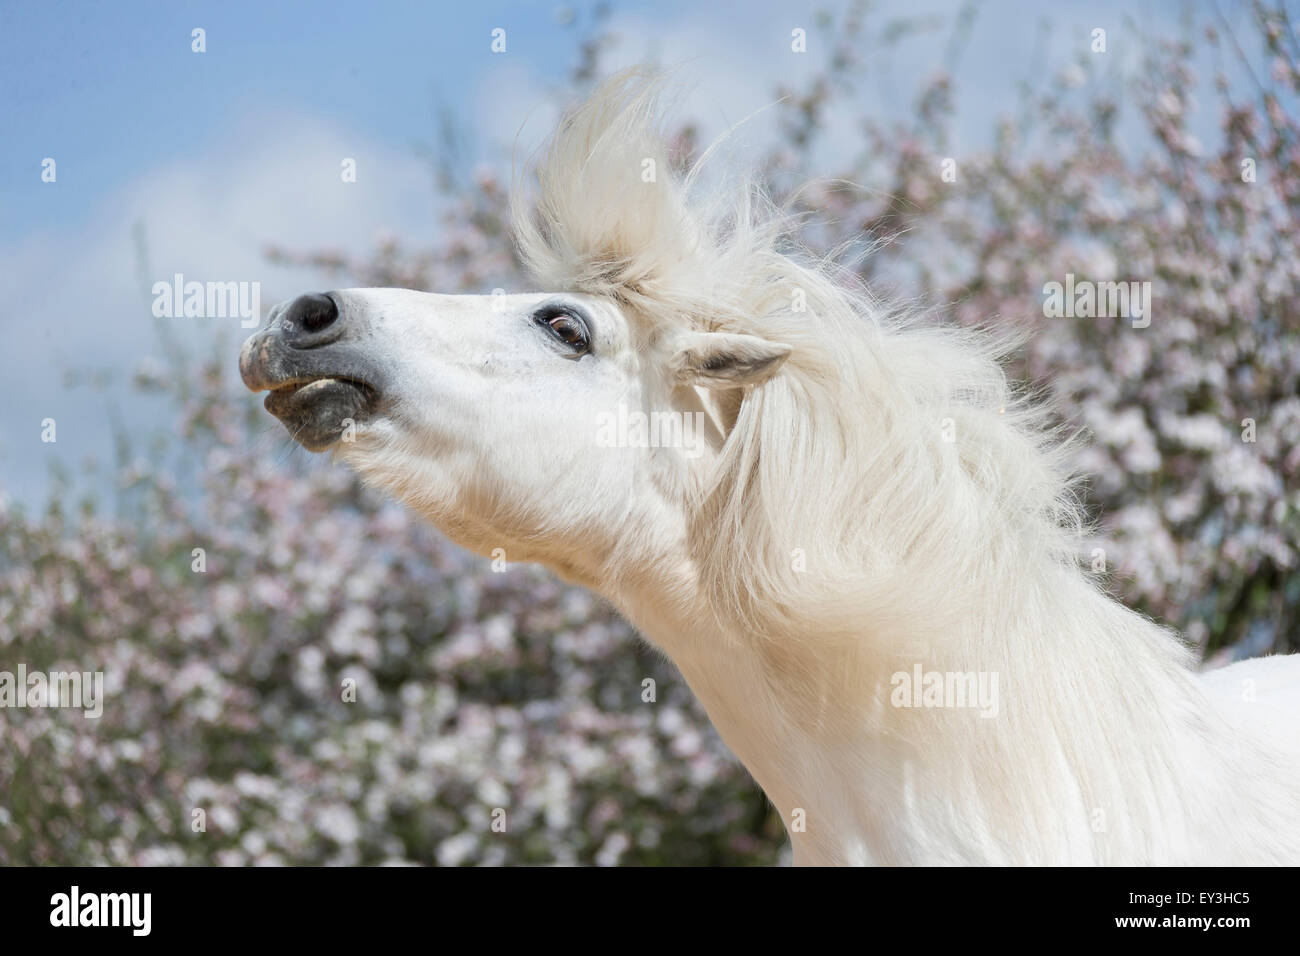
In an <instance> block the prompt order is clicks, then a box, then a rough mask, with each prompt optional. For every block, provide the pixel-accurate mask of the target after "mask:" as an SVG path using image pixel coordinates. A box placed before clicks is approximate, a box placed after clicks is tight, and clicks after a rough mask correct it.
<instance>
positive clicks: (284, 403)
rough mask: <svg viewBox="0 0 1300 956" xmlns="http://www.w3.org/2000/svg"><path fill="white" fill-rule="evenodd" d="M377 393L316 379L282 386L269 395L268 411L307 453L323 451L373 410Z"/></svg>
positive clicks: (350, 382)
mask: <svg viewBox="0 0 1300 956" xmlns="http://www.w3.org/2000/svg"><path fill="white" fill-rule="evenodd" d="M374 403H375V390H374V389H373V388H371V387H370V386H369V385H367V384H365V383H364V382H357V381H353V380H350V379H342V378H317V379H312V380H310V381H305V382H291V383H289V384H287V385H281V386H279V387H278V388H275V389H273V390H272V391H271V393H270V394H269V395H267V396H266V400H265V402H264V403H263V405H264V406H265V408H266V410H267V411H268V412H270V413H271V414H272V415H274V416H275V417H276V418H278V419H280V421H281V422H283V423H284V427H285V428H287V429H288V430H289V434H290V436H291V437H292V438H293V439H294V441H296V442H298V444H300V445H302V446H303V447H304V448H306V449H307V450H308V451H324V450H325V449H326V448H328V447H330V446H331V445H333V444H334V443H335V442H336V441H338V440H339V438H340V437H342V435H343V433H344V432H345V431H346V430H347V429H348V427H349V425H352V426H355V425H356V424H358V423H359V422H360V421H361V420H362V419H363V418H364V417H365V416H366V415H367V414H368V413H369V412H370V411H371V410H372V409H373V407H374Z"/></svg>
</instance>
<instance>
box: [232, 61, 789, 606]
mask: <svg viewBox="0 0 1300 956" xmlns="http://www.w3.org/2000/svg"><path fill="white" fill-rule="evenodd" d="M656 86H657V83H656V81H655V79H654V78H653V77H649V76H645V75H643V74H640V73H636V72H629V73H626V74H623V75H622V76H620V77H618V78H616V79H614V80H612V81H611V82H609V83H608V84H606V86H604V87H603V88H602V89H601V90H600V91H599V92H598V93H597V94H596V95H595V96H594V97H593V98H592V99H590V100H589V101H588V102H587V103H586V104H584V105H583V106H582V107H581V108H580V109H578V110H576V111H575V112H573V113H571V114H570V115H569V116H568V118H567V119H566V120H565V121H564V123H563V124H562V126H561V127H560V129H559V131H558V132H557V134H556V135H555V138H554V140H553V142H552V144H551V146H550V148H549V150H548V152H547V153H546V155H545V157H544V160H543V162H542V163H541V165H540V169H539V171H538V187H539V188H538V189H536V190H535V191H530V190H527V189H524V188H518V189H516V191H515V210H514V211H515V223H514V231H515V236H516V242H517V247H518V249H519V252H520V256H521V258H522V259H523V261H524V262H525V263H526V264H527V265H528V266H529V267H530V270H531V272H532V273H533V275H534V276H535V277H536V280H537V281H538V283H539V284H540V285H541V286H542V287H543V288H545V289H546V290H547V291H544V292H538V293H525V294H501V293H497V294H493V295H438V294H430V293H424V292H415V291H408V290H402V289H345V290H341V291H333V292H329V293H325V294H311V295H304V296H300V297H298V298H297V299H294V300H292V301H290V302H285V303H281V304H280V305H278V306H276V307H275V308H274V309H272V311H271V313H270V316H269V320H268V323H267V325H266V326H265V327H264V328H263V329H261V330H260V331H258V332H257V333H256V334H254V335H253V336H252V337H251V338H249V339H248V341H247V342H246V343H245V345H244V348H243V351H242V354H241V357H240V369H241V372H242V374H243V378H244V381H245V383H246V384H247V385H248V386H249V387H250V388H252V389H254V390H268V391H269V392H270V394H269V395H268V396H267V398H266V408H267V409H268V410H269V411H270V412H271V413H272V414H274V415H275V416H276V417H278V418H279V419H280V420H281V421H282V422H283V423H284V425H285V426H286V428H287V429H288V430H289V433H290V434H291V435H292V437H293V438H294V439H295V440H296V441H298V442H299V443H300V444H302V445H303V446H304V447H306V448H308V449H310V450H312V451H324V450H327V449H332V450H334V451H335V452H336V453H337V454H338V455H339V456H340V457H342V458H343V459H344V460H345V461H347V462H348V463H349V464H351V465H353V466H354V467H356V468H357V469H358V470H359V471H360V472H361V474H362V475H363V476H365V477H366V478H367V479H368V480H371V481H373V482H375V483H377V484H380V485H382V486H384V487H386V488H388V489H390V490H391V491H393V492H394V493H396V494H397V495H398V496H400V497H401V498H402V499H404V500H405V501H407V502H408V503H409V504H411V505H412V506H414V507H415V508H416V509H418V510H419V511H420V512H422V513H423V514H425V515H427V516H428V517H429V518H430V519H431V520H432V521H433V522H434V523H435V524H437V525H438V526H439V527H440V528H441V529H442V530H443V531H445V532H446V533H447V534H448V535H449V536H451V537H452V538H453V539H455V540H457V541H458V542H459V543H461V544H463V545H465V546H467V547H469V548H471V549H472V550H475V551H478V552H480V553H484V554H491V553H493V552H495V551H496V549H498V548H501V549H503V550H504V551H505V553H506V555H507V556H508V557H509V558H511V559H515V558H518V559H520V560H539V561H542V562H544V563H548V564H551V565H553V566H556V567H557V568H559V569H560V570H561V571H564V572H566V573H569V574H570V575H572V576H575V577H578V578H581V579H586V580H594V579H601V578H603V577H604V576H605V575H606V573H607V567H606V566H607V565H608V564H610V563H611V562H615V563H618V564H619V565H620V566H623V565H624V564H625V563H626V561H627V556H626V554H619V555H618V556H617V558H616V557H615V554H614V552H616V551H617V552H623V551H625V550H626V549H627V548H628V547H629V546H632V545H633V544H634V543H635V546H636V547H638V548H640V549H641V550H643V551H644V552H646V555H647V556H648V554H649V553H650V552H652V551H654V550H656V543H655V542H652V541H649V540H648V537H649V536H650V532H649V531H648V529H651V528H657V529H673V528H680V527H682V523H683V522H682V520H674V518H675V517H676V518H678V519H681V518H682V517H683V516H684V514H685V511H684V508H685V507H686V502H687V500H688V499H689V498H690V497H691V496H692V495H698V494H699V493H700V492H701V490H702V489H703V488H704V487H705V486H706V484H707V482H708V473H709V470H710V468H711V467H712V466H713V465H714V464H715V463H716V461H717V457H718V453H719V451H720V449H721V448H722V447H723V445H724V444H725V442H726V439H727V435H728V433H729V432H730V430H731V429H732V428H733V427H734V425H735V421H736V417H737V415H738V412H739V408H740V405H741V404H742V401H743V397H744V395H745V394H746V393H747V392H749V391H751V390H752V389H754V388H756V387H761V386H762V385H763V384H764V383H765V382H767V381H769V380H770V379H772V378H773V376H775V375H778V374H779V373H780V371H781V369H782V366H783V365H784V364H785V362H786V360H787V359H788V358H789V356H790V355H791V352H792V348H793V345H795V344H797V343H793V342H791V341H786V340H785V339H782V338H781V337H779V336H778V337H770V336H765V335H763V334H761V333H759V334H756V333H755V330H754V328H753V323H752V321H751V320H752V319H753V318H754V317H755V316H756V315H761V314H763V313H766V312H771V311H773V310H774V309H778V308H780V304H781V302H782V301H784V303H785V305H786V307H787V308H788V307H789V306H790V304H791V302H792V301H793V299H792V294H793V293H792V290H791V289H790V288H789V287H785V288H778V287H776V286H775V285H774V284H773V283H772V277H771V276H767V275H759V274H756V272H757V271H758V270H760V269H761V268H762V265H761V263H760V261H759V260H758V259H757V258H756V254H757V253H760V252H762V249H761V248H760V247H764V246H765V244H766V243H768V242H769V241H770V240H771V238H772V237H771V236H769V235H766V234H762V233H760V232H758V231H756V227H755V226H754V224H753V222H752V221H749V219H748V217H744V218H745V221H741V220H739V219H736V218H734V217H733V218H732V220H731V221H730V222H729V223H725V224H724V223H721V222H713V221H709V220H708V219H706V217H705V216H704V215H702V214H701V213H700V212H699V211H698V210H694V209H692V208H690V207H689V206H688V204H687V202H686V195H685V194H686V190H687V185H688V184H687V183H686V182H685V181H684V177H683V176H682V175H681V173H680V171H679V170H676V169H674V168H673V167H672V165H671V163H670V159H669V156H668V155H667V151H666V149H665V146H664V140H663V138H662V137H661V136H660V135H659V134H658V130H657V129H656V125H655V124H656V111H655V100H656V96H655V93H656ZM530 195H532V196H534V197H535V198H534V201H533V202H531V203H529V202H528V201H527V199H526V198H524V197H527V196H530ZM742 215H743V214H742ZM724 231H725V233H726V234H725V235H724ZM803 295H806V292H804V293H803ZM796 338H797V337H796ZM659 533H661V534H662V533H664V532H663V531H661V532H659ZM668 533H671V532H668Z"/></svg>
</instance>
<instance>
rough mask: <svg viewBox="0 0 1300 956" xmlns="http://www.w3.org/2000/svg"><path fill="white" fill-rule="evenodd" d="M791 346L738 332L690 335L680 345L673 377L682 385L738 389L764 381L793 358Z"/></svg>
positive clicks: (673, 368) (680, 341)
mask: <svg viewBox="0 0 1300 956" xmlns="http://www.w3.org/2000/svg"><path fill="white" fill-rule="evenodd" d="M790 352H791V348H790V346H788V345H780V344H778V343H776V342H769V341H767V339H760V338H759V337H758V336H755V335H742V334H740V333H738V332H689V333H687V334H685V335H683V336H682V337H681V338H680V339H679V340H678V342H677V353H676V354H675V355H674V356H673V358H672V366H671V367H672V370H673V376H674V378H675V380H676V381H677V383H678V384H680V385H700V386H702V387H704V388H737V387H739V386H742V385H757V384H758V383H759V382H765V381H767V380H768V379H769V378H771V377H772V376H773V375H775V374H776V372H777V370H778V369H780V367H781V365H782V364H783V363H784V362H785V360H786V358H787V357H788V356H789V355H790Z"/></svg>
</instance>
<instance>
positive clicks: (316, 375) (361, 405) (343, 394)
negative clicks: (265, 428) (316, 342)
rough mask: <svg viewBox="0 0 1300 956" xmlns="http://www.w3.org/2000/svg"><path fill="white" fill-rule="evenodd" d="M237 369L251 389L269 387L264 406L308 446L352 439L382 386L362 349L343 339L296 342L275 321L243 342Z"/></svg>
mask: <svg viewBox="0 0 1300 956" xmlns="http://www.w3.org/2000/svg"><path fill="white" fill-rule="evenodd" d="M239 371H240V375H241V376H242V377H243V379H244V384H245V385H247V386H248V387H249V388H250V389H252V390H253V391H255V392H263V391H265V392H270V394H269V395H267V396H266V401H265V402H264V403H263V404H264V405H265V407H266V410H267V411H268V412H270V413H271V414H272V415H274V416H275V417H276V418H278V419H280V421H281V422H283V423H284V427H285V428H286V429H288V431H289V436H290V437H291V438H293V440H294V441H296V442H297V443H298V444H300V445H302V446H303V447H304V448H306V449H307V450H308V451H324V450H325V449H327V448H329V447H330V446H331V445H333V444H334V443H335V442H337V441H339V440H340V439H342V440H343V441H351V440H354V439H355V438H356V437H357V433H358V431H359V430H360V428H361V426H362V424H363V423H364V422H365V421H367V420H368V419H370V418H372V417H373V416H374V414H375V412H376V411H377V410H378V408H379V406H380V398H381V395H382V391H383V389H382V379H383V376H382V375H381V374H379V372H378V371H377V370H376V369H375V368H374V364H373V363H372V362H370V361H369V360H368V359H367V358H366V357H365V355H364V353H362V352H361V351H360V350H358V349H355V348H351V347H348V346H346V345H343V344H329V345H325V346H318V347H315V348H307V349H303V348H295V347H293V346H292V345H289V344H287V343H285V341H284V340H283V335H282V333H281V330H280V329H278V328H275V327H272V328H268V329H265V330H263V331H261V332H258V333H256V334H255V335H253V336H252V337H251V338H249V339H248V341H247V342H245V343H244V348H243V350H242V351H241V353H240V356H239Z"/></svg>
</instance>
